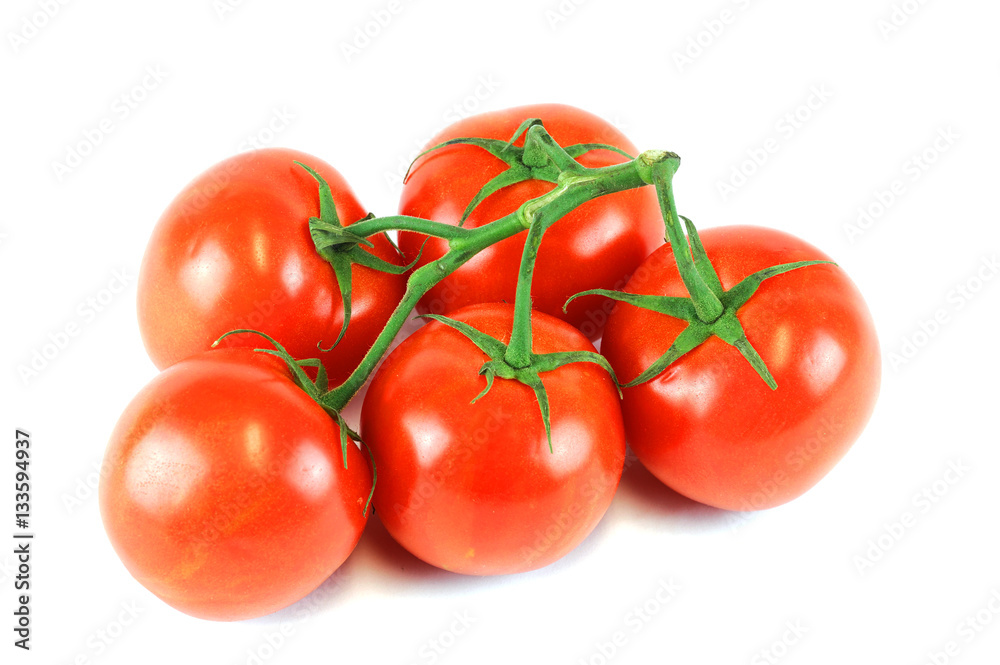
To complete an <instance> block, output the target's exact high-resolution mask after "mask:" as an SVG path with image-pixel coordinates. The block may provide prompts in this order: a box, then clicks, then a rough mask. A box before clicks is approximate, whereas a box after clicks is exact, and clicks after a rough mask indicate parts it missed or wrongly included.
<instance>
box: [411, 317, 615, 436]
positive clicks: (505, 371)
mask: <svg viewBox="0 0 1000 665" xmlns="http://www.w3.org/2000/svg"><path fill="white" fill-rule="evenodd" d="M420 318H427V319H433V320H434V321H438V322H439V323H443V324H444V325H446V326H448V327H449V328H452V329H453V330H456V331H458V332H459V333H461V334H462V335H464V336H465V337H467V338H468V339H469V340H470V341H471V342H472V343H473V344H475V345H476V347H477V348H479V350H480V351H482V352H483V353H485V354H486V356H487V357H488V358H489V360H487V361H486V362H485V363H483V365H482V367H480V368H479V375H480V376H485V377H486V387H485V388H483V390H482V392H480V393H479V394H478V395H476V396H475V397H474V398H473V399H472V401H471V402H470V403H471V404H475V403H476V402H477V401H479V400H480V399H482V398H483V397H485V396H486V394H487V393H489V392H490V390H491V389H492V388H493V382H494V380H495V379H504V380H507V381H517V382H519V383H523V384H524V385H526V386H528V387H529V388H531V389H532V390H533V391H534V392H535V397H536V399H537V400H538V409H539V411H540V412H541V414H542V423H543V424H544V425H545V436H546V439H547V440H548V443H549V452H550V453H551V452H554V449H553V447H552V426H551V415H550V411H549V398H548V394H547V393H546V392H545V384H544V383H543V382H542V377H541V375H542V374H544V373H545V372H551V371H553V370H556V369H558V368H560V367H562V366H563V365H569V364H572V363H579V362H589V363H594V364H596V365H599V366H601V367H602V368H604V369H605V370H606V371H607V372H608V374H610V375H611V379H612V380H613V381H614V382H615V386H616V387H617V386H618V379H617V377H616V376H615V370H614V369H613V368H612V367H611V363H609V362H608V361H607V359H606V358H605V357H604V356H602V355H600V354H599V353H594V352H593V351H558V352H555V353H531V354H530V356H529V358H528V362H527V364H525V365H524V366H523V367H516V366H514V365H512V364H511V363H510V362H508V360H507V358H506V356H507V354H508V345H507V344H504V343H503V342H501V341H500V340H498V339H497V338H495V337H491V336H490V335H487V334H486V333H484V332H482V331H481V330H477V329H476V328H473V327H472V326H470V325H469V324H468V323H464V322H462V321H456V320H455V319H451V318H448V317H446V316H441V315H440V314H425V315H423V316H422V317H420ZM618 394H619V396H621V388H618Z"/></svg>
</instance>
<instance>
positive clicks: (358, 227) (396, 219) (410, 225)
mask: <svg viewBox="0 0 1000 665" xmlns="http://www.w3.org/2000/svg"><path fill="white" fill-rule="evenodd" d="M400 230H406V231H414V232H415V233H422V234H424V235H427V236H433V237H435V238H444V239H446V240H452V239H455V238H464V237H465V236H467V235H469V231H470V229H466V228H463V227H460V226H452V225H451V224H443V223H441V222H435V221H432V220H429V219H423V218H422V217H409V216H407V215H393V216H390V217H372V218H371V219H363V220H361V221H358V222H354V223H353V224H351V226H350V231H351V233H353V234H355V235H359V236H361V237H362V238H370V237H371V236H373V235H376V234H379V233H385V232H386V231H400Z"/></svg>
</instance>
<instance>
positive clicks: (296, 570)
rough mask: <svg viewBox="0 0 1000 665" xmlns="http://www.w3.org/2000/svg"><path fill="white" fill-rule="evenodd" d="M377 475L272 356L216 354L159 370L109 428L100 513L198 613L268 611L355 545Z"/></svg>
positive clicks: (121, 552)
mask: <svg viewBox="0 0 1000 665" xmlns="http://www.w3.org/2000/svg"><path fill="white" fill-rule="evenodd" d="M371 483H372V476H371V471H370V469H369V467H368V463H367V460H366V459H365V457H364V456H363V455H362V453H361V452H360V451H359V450H358V449H357V448H356V447H355V446H353V445H349V446H347V468H346V469H345V468H344V459H343V453H342V449H341V445H340V429H339V427H338V426H337V424H336V422H335V421H334V420H333V419H332V418H331V417H330V416H329V415H327V413H326V412H325V411H324V410H323V409H322V408H321V407H320V406H319V405H317V404H316V403H315V402H314V401H312V399H310V398H309V396H308V395H306V393H305V392H304V391H302V390H301V389H300V388H299V387H298V386H297V385H296V384H295V383H294V382H293V381H292V379H291V375H290V374H289V373H288V371H287V370H285V369H284V367H283V364H282V363H281V362H280V361H278V360H277V359H275V358H273V357H272V356H268V355H265V354H262V353H255V352H253V351H251V350H248V349H223V350H214V351H208V352H206V353H203V354H199V355H196V356H194V357H192V358H189V359H186V360H183V361H181V362H179V363H177V364H175V365H173V366H172V367H170V368H168V369H167V370H165V371H164V372H162V373H161V374H159V375H158V376H157V377H156V378H155V379H153V381H152V382H151V383H150V384H149V385H147V386H146V387H145V388H144V389H143V390H142V391H141V392H140V393H139V394H138V395H137V396H136V397H135V399H133V400H132V402H131V404H129V406H128V408H127V409H126V410H125V412H124V414H123V415H122V416H121V419H120V420H119V421H118V424H117V426H116V427H115V429H114V432H113V434H112V435H111V441H110V443H109V444H108V449H107V453H106V455H105V462H104V467H103V475H102V479H101V483H100V488H99V493H100V504H101V516H102V518H103V520H104V526H105V529H106V530H107V533H108V537H109V538H110V540H111V544H112V545H113V546H114V549H115V551H116V552H117V553H118V556H119V557H120V558H121V560H122V562H123V563H124V564H125V567H126V568H127V569H128V571H129V572H130V573H131V574H132V576H133V577H135V578H136V579H137V580H138V581H139V582H140V583H141V584H142V585H143V586H145V587H146V588H147V589H149V590H150V591H151V592H153V593H154V594H155V595H157V596H159V597H160V598H161V599H163V600H164V601H165V602H166V603H167V604H169V605H171V606H173V607H175V608H177V609H179V610H181V611H182V612H185V613H187V614H190V615H192V616H196V617H200V618H205V619H215V620H225V621H229V620H237V619H247V618H252V617H259V616H263V615H265V614H269V613H271V612H274V611H276V610H278V609H281V608H282V607H285V606H286V605H289V604H291V603H294V602H295V601H297V600H299V599H300V598H302V597H304V596H305V595H306V594H308V593H309V592H310V591H312V590H313V589H315V588H316V587H317V586H319V585H320V583H322V582H323V580H325V579H326V578H327V577H329V576H330V574H331V573H332V572H333V571H334V570H336V569H337V567H338V566H340V564H341V563H343V561H344V560H345V559H346V558H347V556H348V555H349V554H350V553H351V551H352V550H353V549H354V546H355V545H356V544H357V542H358V539H359V538H360V537H361V532H362V530H363V529H364V526H365V523H366V521H367V514H366V513H365V512H364V508H365V504H366V501H367V499H368V494H369V492H370V491H371Z"/></svg>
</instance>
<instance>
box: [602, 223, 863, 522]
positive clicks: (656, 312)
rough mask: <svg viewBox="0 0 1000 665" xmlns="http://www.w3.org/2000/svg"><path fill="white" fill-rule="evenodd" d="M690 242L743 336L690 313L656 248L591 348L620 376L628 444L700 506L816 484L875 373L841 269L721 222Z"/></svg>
mask: <svg viewBox="0 0 1000 665" xmlns="http://www.w3.org/2000/svg"><path fill="white" fill-rule="evenodd" d="M690 228H693V227H690ZM691 240H692V242H691V245H692V248H693V249H694V251H695V254H696V257H697V256H698V255H700V256H702V257H707V259H708V262H702V261H700V260H698V259H697V258H696V260H698V263H700V265H701V272H703V273H704V274H705V275H708V276H709V279H708V280H707V281H712V279H713V278H712V275H713V274H714V276H715V277H714V280H715V281H716V285H715V287H713V290H715V291H717V293H718V294H719V295H720V300H721V302H722V304H723V305H724V306H725V313H724V314H721V315H720V316H719V318H718V322H727V321H728V322H730V323H731V322H732V320H736V319H738V324H737V325H739V324H741V325H742V331H741V332H742V333H743V337H742V338H741V339H740V338H739V332H740V331H738V330H737V332H736V333H734V334H732V337H731V338H729V339H724V338H725V337H726V336H727V335H726V332H725V331H724V330H723V327H720V326H719V323H718V322H716V323H706V322H704V321H702V320H700V319H699V318H698V316H697V315H696V314H695V312H694V310H693V308H692V307H691V306H690V298H689V295H690V293H689V291H688V289H687V288H686V286H685V280H684V278H683V277H682V271H681V270H679V269H678V261H677V259H676V258H675V253H674V252H672V250H671V247H670V246H668V245H665V246H663V247H661V248H660V249H658V250H656V251H655V252H653V253H652V254H651V255H650V256H649V257H648V258H647V259H646V261H645V262H644V263H643V264H642V265H641V266H640V267H639V268H638V269H637V270H636V272H635V274H634V276H633V277H632V279H631V280H630V281H629V283H628V284H627V285H626V286H625V289H624V290H625V293H624V294H621V295H620V297H619V299H621V300H623V302H619V303H618V304H617V305H616V306H615V308H614V310H613V311H612V312H611V316H610V318H609V321H608V325H607V328H606V330H605V334H604V339H603V341H602V346H601V350H602V353H603V354H604V355H605V356H606V357H607V358H608V360H609V361H610V362H611V365H612V366H613V367H614V368H615V371H616V373H617V374H618V377H619V379H620V380H621V381H623V382H626V383H625V384H624V385H625V387H624V388H623V394H624V398H623V402H622V409H623V413H624V418H625V429H626V432H627V435H628V441H629V445H630V446H631V447H632V450H633V451H634V452H635V454H636V456H637V457H638V459H639V460H640V461H641V462H642V464H643V465H644V466H645V467H646V468H648V469H649V470H650V471H651V472H652V473H653V475H655V476H656V477H657V478H659V479H660V480H661V481H662V482H663V483H665V484H666V485H668V486H669V487H671V488H673V489H674V490H676V491H678V492H680V493H681V494H683V495H685V496H687V497H690V498H692V499H694V500H696V501H700V502H702V503H706V504H709V505H712V506H716V507H719V508H725V509H729V510H744V511H746V510H759V509H762V508H770V507H773V506H777V505H780V504H782V503H785V502H787V501H790V500H791V499H794V498H796V497H798V496H800V495H801V494H803V493H804V492H805V491H807V490H808V489H809V488H811V487H813V486H814V485H815V484H816V483H817V482H819V481H820V479H822V478H823V477H824V476H825V475H826V474H827V473H828V472H829V471H830V470H831V469H832V468H833V467H834V465H835V464H836V463H837V462H838V461H839V460H840V459H841V458H842V457H843V456H844V455H845V454H846V453H847V451H848V450H849V449H850V447H851V445H852V444H853V443H854V441H855V440H856V439H857V438H858V436H859V435H860V434H861V431H862V430H863V429H864V427H865V425H866V423H867V422H868V419H869V418H870V416H871V414H872V411H873V409H874V405H875V401H876V398H877V396H878V391H879V383H880V375H881V361H880V354H879V344H878V338H877V337H876V333H875V327H874V324H873V322H872V317H871V314H870V313H869V311H868V307H867V306H866V304H865V301H864V299H863V298H862V296H861V293H860V292H859V291H858V288H857V287H856V286H855V285H854V283H853V282H852V281H851V279H850V278H849V277H848V276H847V274H846V273H845V272H844V270H843V269H842V268H840V267H839V266H837V265H836V264H834V263H832V262H831V261H830V259H829V257H828V256H826V255H825V254H823V253H822V252H821V251H819V250H818V249H816V248H815V247H813V246H812V245H810V244H808V243H806V242H805V241H803V240H801V239H799V238H796V237H794V236H792V235H789V234H787V233H784V232H781V231H777V230H773V229H767V228H761V227H755V226H724V227H717V228H711V229H708V230H706V231H704V232H702V233H701V234H700V237H699V236H698V235H697V233H696V232H695V235H693V236H692V237H691ZM678 246H680V245H679V244H678ZM684 246H685V247H686V246H687V243H686V242H685V243H684ZM807 264H808V265H807ZM709 265H710V266H711V268H708V266H709ZM795 266H797V267H795ZM713 269H714V270H713ZM696 272H697V271H696ZM629 294H633V295H629ZM671 299H679V300H671ZM685 299H687V301H686V302H685V301H684V300H685ZM667 312H669V314H668V313H667ZM727 317H732V319H729V318H727ZM710 325H714V326H716V327H717V328H718V330H720V331H721V332H720V333H718V334H713V333H711V332H710V331H709V327H710ZM734 330H736V329H734ZM720 335H721V336H720ZM734 347H735V348H734ZM665 359H666V360H670V361H671V362H670V363H669V364H666V365H664V360H665ZM748 360H749V361H752V362H748ZM658 363H659V365H660V366H659V367H657V364H658ZM650 370H652V371H650ZM769 384H771V385H769Z"/></svg>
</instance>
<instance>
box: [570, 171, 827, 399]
mask: <svg viewBox="0 0 1000 665" xmlns="http://www.w3.org/2000/svg"><path fill="white" fill-rule="evenodd" d="M679 165H680V158H679V157H677V156H676V155H674V154H672V153H665V154H664V155H662V156H660V159H658V160H657V161H655V162H654V163H652V164H650V165H649V170H648V172H646V174H645V175H644V178H645V177H648V179H649V180H650V181H651V182H652V183H653V184H654V185H655V186H656V192H657V196H658V198H659V201H660V211H661V213H662V214H663V221H664V224H665V226H666V232H667V238H666V239H667V241H668V242H669V243H670V246H671V250H672V252H673V255H674V259H675V262H676V264H677V270H678V273H679V274H680V277H681V281H682V282H683V283H684V287H685V289H687V291H688V294H689V297H674V296H653V295H640V294H634V293H625V292H621V291H610V290H607V289H591V290H589V291H583V292H581V293H577V294H576V295H574V296H572V297H571V298H569V300H567V301H566V303H565V305H563V310H564V311H565V310H566V307H567V306H568V305H569V303H571V302H572V301H573V300H575V299H576V298H579V297H581V296H586V295H600V296H604V297H607V298H611V299H612V300H617V301H619V302H624V303H628V304H630V305H633V306H635V307H640V308H642V309H648V310H651V311H654V312H658V313H660V314H664V315H666V316H672V317H674V318H677V319H682V320H684V321H687V322H688V325H687V327H686V328H684V330H682V331H681V333H680V334H679V335H678V336H677V338H676V339H675V340H674V341H673V343H672V344H671V345H670V348H668V349H667V350H666V352H664V354H663V355H661V356H660V357H659V358H658V359H657V360H656V362H654V363H653V364H652V365H650V366H649V367H648V368H646V370H645V371H644V372H642V373H641V374H639V376H637V377H636V378H634V379H632V380H631V381H629V382H628V383H625V384H622V387H623V388H630V387H632V386H637V385H639V384H642V383H646V382H647V381H650V380H652V379H654V378H656V377H657V376H659V375H660V374H661V373H662V372H663V370H665V369H666V368H667V367H668V366H669V365H671V364H672V363H673V362H675V361H676V360H677V359H678V358H680V357H681V356H683V355H684V354H686V353H688V352H690V351H692V350H693V349H695V348H697V347H698V346H700V345H701V344H703V343H704V342H705V341H707V340H708V339H709V338H710V337H712V336H715V337H718V338H719V339H721V340H722V341H724V342H725V343H727V344H729V345H730V346H733V347H735V348H736V350H738V351H739V352H740V354H741V355H742V356H743V357H744V358H745V359H746V361H747V362H748V363H750V366H751V367H753V369H754V371H755V372H757V374H758V375H759V376H760V378H761V379H763V380H764V382H765V383H766V384H767V385H768V387H770V388H771V390H777V388H778V384H777V381H775V379H774V376H773V375H772V374H771V371H770V370H769V369H768V368H767V363H765V362H764V359H763V358H761V356H760V354H759V353H758V352H757V350H756V349H755V348H754V347H753V345H752V344H751V343H750V341H749V340H748V339H747V336H746V333H745V332H744V330H743V325H742V324H741V323H740V319H739V317H738V316H737V313H738V312H739V310H740V308H741V307H743V305H745V304H746V303H747V301H749V300H750V298H751V297H753V295H754V293H756V292H757V289H758V288H759V287H760V285H761V284H762V283H763V282H764V281H765V280H767V279H770V278H771V277H775V276H777V275H781V274H783V273H786V272H790V271H792V270H798V269H799V268H805V267H807V266H811V265H818V264H823V263H830V264H832V263H833V262H832V261H826V260H817V261H796V262H794V263H783V264H780V265H775V266H771V267H770V268H765V269H763V270H759V271H757V272H755V273H753V274H752V275H750V276H749V277H746V278H745V279H743V280H742V281H741V282H740V283H739V284H737V285H736V286H734V287H733V288H731V289H729V290H728V291H727V290H725V289H724V288H723V287H722V282H721V281H720V280H719V275H718V273H716V271H715V267H714V266H713V265H712V262H711V261H710V260H709V258H708V255H707V254H706V252H705V247H704V246H703V245H702V242H701V238H700V237H699V236H698V229H697V228H695V225H694V222H692V221H691V220H690V219H688V218H687V217H682V216H680V215H678V214H677V205H676V203H675V201H674V195H673V185H672V179H673V175H674V173H676V171H677V168H678V166H679ZM678 219H683V220H684V225H685V228H686V230H687V235H686V236H685V234H684V231H683V230H682V229H681V226H680V223H679V222H678Z"/></svg>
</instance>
